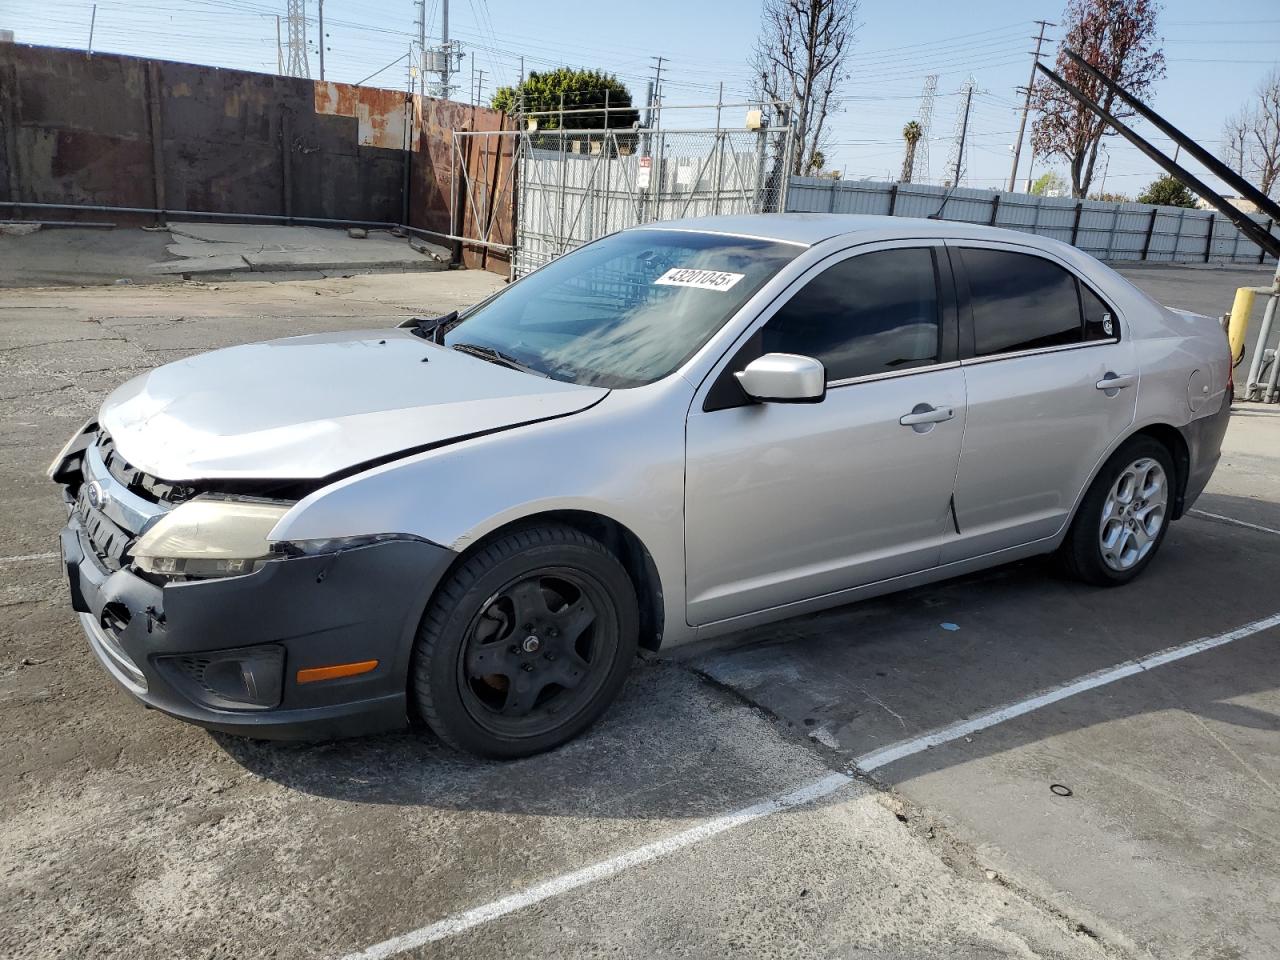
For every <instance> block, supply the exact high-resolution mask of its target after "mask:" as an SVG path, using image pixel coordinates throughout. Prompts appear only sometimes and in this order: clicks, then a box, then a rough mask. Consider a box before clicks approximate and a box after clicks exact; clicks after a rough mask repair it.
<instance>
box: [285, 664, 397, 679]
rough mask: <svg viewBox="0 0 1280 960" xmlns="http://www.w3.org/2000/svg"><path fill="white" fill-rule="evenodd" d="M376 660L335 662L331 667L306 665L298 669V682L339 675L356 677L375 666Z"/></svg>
mask: <svg viewBox="0 0 1280 960" xmlns="http://www.w3.org/2000/svg"><path fill="white" fill-rule="evenodd" d="M377 665H378V661H377V660H361V661H359V662H358V663H337V664H334V665H333V666H332V667H308V668H307V669H305V670H299V671H298V682H299V683H315V682H316V681H318V680H337V679H338V678H339V677H356V676H359V675H360V674H362V673H368V672H369V671H370V670H372V669H374V668H375V667H377Z"/></svg>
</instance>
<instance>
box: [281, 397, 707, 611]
mask: <svg viewBox="0 0 1280 960" xmlns="http://www.w3.org/2000/svg"><path fill="white" fill-rule="evenodd" d="M691 396H692V387H691V386H690V385H689V384H688V383H687V382H686V381H684V380H682V379H680V378H678V377H677V378H669V382H668V381H663V382H661V383H659V384H653V385H650V386H649V387H642V388H636V389H633V390H615V391H613V392H612V393H611V394H610V395H609V397H607V398H606V399H605V400H603V401H601V402H600V403H599V404H597V405H596V406H594V407H592V408H591V409H590V410H586V411H583V412H581V413H578V414H573V415H570V416H567V417H562V418H559V419H556V420H549V421H544V422H541V423H535V424H530V425H527V426H523V427H518V428H515V429H512V430H506V431H502V432H499V433H494V434H490V435H487V436H482V437H477V438H474V439H471V440H466V441H462V442H459V443H455V444H450V445H447V446H444V447H440V448H437V449H433V450H429V451H426V452H423V453H420V454H416V455H414V456H410V457H406V458H405V459H403V460H396V461H394V462H392V463H388V464H384V465H381V466H378V467H375V468H373V469H370V470H367V471H365V472H363V473H360V474H356V475H355V476H351V477H347V478H345V479H342V480H339V481H337V482H335V483H333V484H330V485H329V486H326V487H324V488H322V489H320V490H317V491H316V492H315V493H313V494H311V495H310V496H308V497H306V498H305V499H303V500H301V501H300V502H299V503H298V504H297V505H296V506H295V507H294V508H293V509H292V510H290V511H289V512H288V513H287V514H286V515H285V516H284V517H283V518H282V519H281V520H280V522H279V523H278V524H277V525H276V527H275V529H274V530H273V531H272V533H271V536H270V539H271V540H313V539H329V538H335V537H356V536H368V535H373V534H379V533H400V534H412V535H415V536H419V537H423V538H424V539H427V540H430V541H432V542H433V543H437V544H440V545H441V546H445V547H449V548H450V549H452V550H455V551H458V552H461V551H463V550H466V549H467V547H468V546H470V545H471V544H474V543H475V542H476V541H478V540H479V539H481V538H482V537H484V536H485V535H487V534H489V533H491V532H493V531H494V530H497V529H498V528H500V527H503V526H505V525H507V524H509V523H511V522H513V521H516V520H521V519H524V518H526V517H531V516H535V515H538V514H543V513H547V512H549V511H558V510H575V511H585V512H589V513H594V514H598V515H601V516H604V517H607V518H609V519H611V520H614V521H616V522H617V523H619V524H621V525H622V526H624V527H626V528H627V529H628V530H630V531H631V532H632V533H634V534H635V536H636V537H637V538H639V540H640V541H641V543H642V544H643V545H644V547H645V549H646V550H648V552H649V554H650V556H651V557H652V558H653V562H654V564H655V566H656V567H657V568H658V574H659V577H660V579H661V581H662V583H663V587H664V590H663V594H664V606H665V618H666V623H667V624H668V626H669V627H675V626H677V625H679V624H683V623H684V622H685V602H684V580H685V578H684V420H685V414H686V412H687V410H688V406H689V402H690V397H691Z"/></svg>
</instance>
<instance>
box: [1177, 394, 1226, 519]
mask: <svg viewBox="0 0 1280 960" xmlns="http://www.w3.org/2000/svg"><path fill="white" fill-rule="evenodd" d="M1230 422H1231V397H1230V396H1229V395H1226V396H1224V397H1223V399H1222V408H1221V409H1220V410H1219V411H1218V412H1217V413H1213V414H1210V415H1209V416H1207V417H1200V418H1199V419H1198V420H1192V421H1191V422H1190V423H1188V424H1187V425H1186V426H1185V427H1179V428H1178V432H1179V433H1181V434H1182V439H1184V440H1185V441H1186V442H1187V455H1188V460H1187V483H1186V487H1185V488H1184V489H1183V492H1182V499H1181V502H1180V503H1179V504H1178V511H1177V516H1179V517H1180V516H1182V515H1183V514H1184V513H1186V512H1187V511H1188V510H1190V509H1191V508H1192V507H1193V506H1194V505H1195V502H1196V500H1198V499H1199V498H1200V494H1202V493H1204V488H1205V487H1206V486H1208V484H1209V480H1210V478H1211V477H1212V476H1213V471H1214V470H1215V469H1217V466H1218V461H1219V460H1220V459H1221V458H1222V438H1223V437H1224V436H1226V433H1227V425H1228V424H1229V423H1230Z"/></svg>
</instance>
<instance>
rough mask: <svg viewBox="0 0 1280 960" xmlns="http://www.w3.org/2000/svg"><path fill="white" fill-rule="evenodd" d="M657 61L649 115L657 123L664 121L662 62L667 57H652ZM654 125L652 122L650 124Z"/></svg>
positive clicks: (654, 68)
mask: <svg viewBox="0 0 1280 960" xmlns="http://www.w3.org/2000/svg"><path fill="white" fill-rule="evenodd" d="M649 59H650V60H653V61H655V62H654V67H653V95H652V96H651V97H650V98H649V107H650V110H649V115H650V117H653V118H655V120H656V122H657V123H659V124H660V123H662V62H663V61H664V60H666V59H667V58H666V57H650V58H649ZM650 125H651V126H652V124H650Z"/></svg>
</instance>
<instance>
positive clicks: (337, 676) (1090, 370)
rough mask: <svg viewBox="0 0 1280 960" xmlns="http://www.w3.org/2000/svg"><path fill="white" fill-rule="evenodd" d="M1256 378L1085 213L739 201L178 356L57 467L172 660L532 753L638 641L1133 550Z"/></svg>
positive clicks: (275, 718)
mask: <svg viewBox="0 0 1280 960" xmlns="http://www.w3.org/2000/svg"><path fill="white" fill-rule="evenodd" d="M1231 391H1232V384H1231V364H1230V360H1229V356H1228V347H1227V342H1226V338H1225V336H1224V334H1223V332H1222V330H1221V329H1220V327H1219V325H1218V323H1217V322H1216V321H1214V320H1213V319H1210V318H1208V317H1203V316H1197V315H1194V314H1190V313H1186V312H1183V311H1179V310H1175V309H1170V308H1167V307H1164V306H1161V305H1160V304H1158V303H1155V302H1154V301H1152V300H1151V299H1150V298H1148V297H1147V296H1146V295H1145V294H1143V293H1142V292H1141V291H1139V290H1138V289H1136V288H1135V287H1134V286H1132V285H1131V284H1130V283H1129V282H1127V281H1126V280H1124V279H1123V278H1122V277H1120V276H1118V275H1117V274H1116V273H1114V272H1113V271H1112V270H1110V269H1108V268H1107V267H1105V266H1103V265H1102V264H1100V263H1099V262H1098V261H1096V260H1094V259H1093V258H1091V257H1089V256H1087V255H1086V254H1084V253H1081V252H1080V251H1079V250H1077V249H1075V248H1073V247H1070V246H1067V245H1065V244H1061V243H1057V242H1055V241H1052V240H1047V239H1044V238H1039V237H1033V236H1029V235H1025V234H1020V233H1014V232H1009V231H1003V230H993V229H986V228H982V227H974V226H967V225H963V224H956V223H947V222H935V221H925V220H907V219H884V218H878V217H841V216H818V215H773V216H756V217H729V218H713V219H704V220H689V221H678V222H669V223H662V224H653V225H650V226H647V227H640V228H636V229H632V230H626V231H623V232H621V233H618V234H614V235H612V236H609V237H605V238H604V239H601V240H598V241H596V242H594V243H591V244H589V245H587V246H585V247H583V248H581V249H579V250H577V251H575V252H573V253H570V254H568V255H566V256H564V257H562V258H560V259H559V260H556V261H554V262H552V263H551V264H549V265H547V266H546V267H544V268H543V269H541V270H539V271H537V272H536V273H533V274H531V275H530V276H528V277H526V278H525V279H523V280H521V281H519V282H518V283H516V284H514V285H512V286H510V287H508V288H507V289H505V290H503V291H502V292H501V293H499V294H497V295H496V296H494V297H492V298H490V299H489V300H487V301H485V302H483V303H480V304H479V305H477V306H475V307H473V308H471V309H470V310H468V311H465V312H464V313H462V314H460V315H457V314H450V315H448V316H444V317H437V318H433V319H430V320H419V321H416V322H414V323H413V324H411V325H408V326H406V327H404V328H399V329H394V330H372V331H361V332H355V333H350V334H342V335H324V336H307V337H296V338H291V339H287V340H280V341H274V342H271V343H266V344H256V345H247V346H240V347H232V348H230V349H226V350H220V351H216V352H214V353H210V354H205V355H202V356H198V357H194V358H190V359H186V360H181V361H178V362H177V363H174V364H170V365H168V366H165V367H161V368H159V369H157V370H154V371H151V372H150V373H147V374H145V375H143V376H141V377H138V378H137V379H135V380H132V381H130V382H129V383H126V384H125V385H123V386H122V387H120V388H119V389H118V390H116V391H115V392H114V393H113V394H112V395H111V396H110V397H109V398H108V399H107V401H106V402H105V403H104V405H103V407H102V409H101V411H100V414H99V416H98V417H97V418H96V419H95V420H94V421H93V422H91V423H89V424H87V425H86V426H85V428H84V429H83V430H82V431H81V432H80V433H79V434H77V435H76V437H74V438H73V439H72V440H71V442H70V443H69V444H68V445H67V448H66V449H65V450H64V451H63V452H62V454H60V455H59V457H58V459H57V460H55V462H54V464H53V466H52V467H51V470H50V474H51V477H52V478H53V479H54V480H55V481H56V482H57V483H59V484H60V485H61V487H62V490H63V496H64V499H65V501H66V503H67V506H68V514H69V520H68V524H67V527H66V528H65V529H64V530H63V533H62V552H63V556H64V559H65V562H66V567H67V572H68V576H69V579H70V584H71V596H72V605H73V607H74V608H75V610H76V611H77V612H78V613H79V615H80V619H81V622H82V624H83V627H84V630H85V633H86V636H87V638H88V642H89V645H90V647H91V648H92V650H93V651H94V652H95V653H96V655H97V656H98V658H99V659H100V660H101V661H102V663H103V665H104V666H105V668H106V669H107V671H108V672H110V673H111V674H112V675H113V676H114V677H115V678H116V680H117V681H119V682H120V683H121V684H122V685H123V686H125V687H126V688H127V689H128V690H130V691H131V692H132V693H133V694H134V695H135V696H136V697H137V698H138V699H140V700H142V701H144V702H145V703H147V704H149V705H151V706H153V707H156V708H158V709H160V710H163V711H165V712H167V713H169V714H172V715H174V716H177V717H180V718H182V719H185V720H189V721H191V722H194V723H198V724H202V725H204V726H208V727H211V728H215V729H220V730H226V731H231V732H234V733H240V734H247V735H253V736H276V737H293V736H299V737H314V736H317V735H320V736H330V735H340V734H347V733H355V732H368V731H371V730H381V729H388V728H394V727H397V726H402V725H404V724H405V723H406V722H408V721H409V720H411V719H413V718H415V717H416V718H420V719H422V720H424V721H425V722H426V724H427V725H429V726H430V727H431V728H432V729H433V730H434V731H435V733H436V734H437V735H438V736H439V737H440V738H441V739H442V740H444V741H446V742H447V743H449V744H452V745H454V746H456V747H458V748H461V749H465V750H470V751H473V752H476V753H481V754H485V755H489V756H497V757H514V756H521V755H525V754H529V753H534V752H537V751H539V750H545V749H547V748H550V747H553V746H555V745H557V744H560V743H563V742H564V741H565V740H567V739H569V738H570V737H573V736H575V735H576V734H578V733H579V732H581V731H582V730H583V729H585V728H586V727H587V726H588V725H589V724H590V723H592V722H593V721H594V720H595V719H596V718H598V717H599V716H600V715H601V714H602V713H603V712H604V710H605V709H606V708H607V706H608V705H609V703H610V701H611V700H612V699H613V698H614V696H615V695H616V694H617V692H618V690H619V689H620V687H621V685H622V683H623V681H624V678H625V676H626V673H627V671H628V669H629V667H630V664H631V662H632V661H633V659H634V656H635V653H636V650H637V647H638V646H639V647H645V648H648V649H657V648H658V647H659V646H663V647H665V646H670V645H673V644H677V643H682V642H685V641H688V640H691V639H694V638H698V637H707V636H711V635H715V634H720V633H725V632H728V631H734V630H739V629H741V628H743V627H747V626H750V625H754V624H760V623H766V622H769V621H775V620H780V619H782V618H785V617H791V616H794V615H796V614H800V613H806V612H810V611H814V610H818V609H822V608H825V607H831V606H835V605H838V604H843V603H848V602H850V601H853V600H857V599H860V598H863V597H869V596H874V595H877V594H883V593H887V592H889V591H893V590H901V589H903V588H906V587H912V586H916V585H919V584H923V583H927V582H930V581H934V580H940V579H943V578H946V577H953V576H956V575H957V574H962V573H966V572H969V571H973V570H977V569H981V568H983V567H990V566H994V565H996V564H1001V563H1007V562H1009V561H1012V560H1017V559H1020V558H1024V557H1029V556H1032V555H1035V554H1048V553H1056V554H1057V555H1058V556H1059V557H1060V558H1061V561H1062V565H1063V567H1064V568H1065V569H1066V570H1067V571H1069V572H1070V573H1072V574H1074V575H1075V576H1078V577H1080V578H1082V579H1084V580H1085V581H1087V582H1089V583H1091V584H1096V585H1098V586H1104V587H1105V586H1116V585H1120V584H1123V583H1127V582H1128V581H1130V580H1132V579H1133V578H1134V577H1136V576H1138V575H1139V574H1140V573H1141V572H1142V571H1143V569H1144V568H1146V567H1147V566H1148V565H1149V564H1150V563H1151V562H1152V560H1153V559H1154V557H1155V556H1156V553H1157V551H1158V550H1159V548H1160V545H1161V542H1162V541H1163V539H1164V537H1165V534H1166V532H1167V530H1168V526H1169V524H1170V522H1172V521H1173V520H1176V519H1177V518H1178V517H1179V516H1181V515H1182V514H1183V513H1184V512H1185V511H1186V510H1187V509H1188V507H1189V506H1190V505H1191V504H1192V503H1193V502H1194V501H1195V499H1196V497H1197V496H1198V495H1199V494H1200V492H1201V491H1202V490H1203V489H1204V486H1205V484H1206V483H1207V482H1208V480H1209V476H1210V474H1211V473H1212V471H1213V469H1214V466H1215V465H1216V463H1217V461H1218V456H1219V446H1220V443H1221V439H1222V436H1223V432H1224V431H1225V429H1226V424H1227V417H1228V415H1229V408H1230V402H1231Z"/></svg>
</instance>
